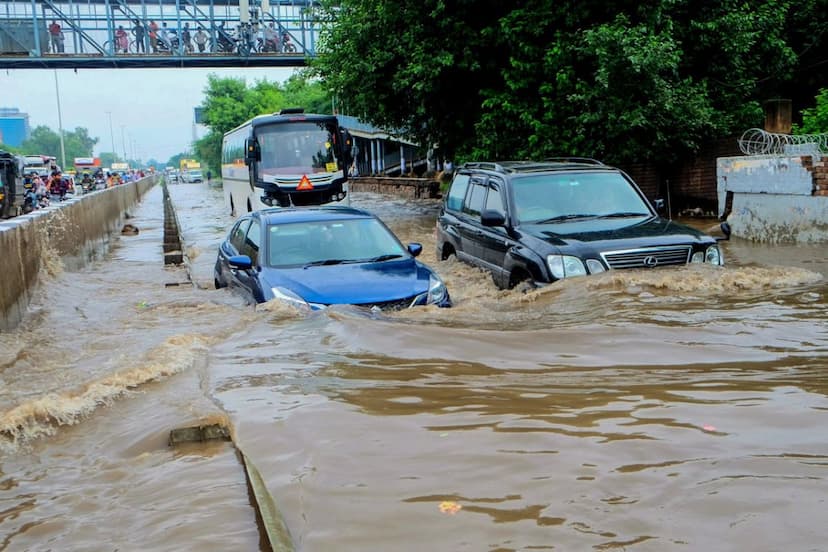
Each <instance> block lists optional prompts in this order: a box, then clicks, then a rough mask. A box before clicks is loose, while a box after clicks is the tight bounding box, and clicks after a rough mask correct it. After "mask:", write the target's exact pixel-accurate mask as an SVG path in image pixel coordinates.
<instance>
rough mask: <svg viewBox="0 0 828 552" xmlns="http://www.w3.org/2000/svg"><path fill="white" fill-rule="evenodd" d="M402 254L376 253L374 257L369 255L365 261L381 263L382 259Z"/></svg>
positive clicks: (396, 257) (397, 256) (385, 259)
mask: <svg viewBox="0 0 828 552" xmlns="http://www.w3.org/2000/svg"><path fill="white" fill-rule="evenodd" d="M401 257H402V255H400V254H399V253H386V254H385V255H378V256H376V257H371V258H370V259H366V261H365V262H368V263H381V262H382V261H390V260H391V259H399V258H401Z"/></svg>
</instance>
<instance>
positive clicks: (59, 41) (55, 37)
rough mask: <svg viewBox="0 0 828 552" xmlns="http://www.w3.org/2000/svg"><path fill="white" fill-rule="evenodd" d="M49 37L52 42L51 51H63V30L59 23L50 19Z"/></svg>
mask: <svg viewBox="0 0 828 552" xmlns="http://www.w3.org/2000/svg"><path fill="white" fill-rule="evenodd" d="M49 38H50V39H51V42H52V53H53V54H62V53H63V31H62V29H61V28H60V23H58V22H57V21H55V20H54V19H52V24H51V25H49Z"/></svg>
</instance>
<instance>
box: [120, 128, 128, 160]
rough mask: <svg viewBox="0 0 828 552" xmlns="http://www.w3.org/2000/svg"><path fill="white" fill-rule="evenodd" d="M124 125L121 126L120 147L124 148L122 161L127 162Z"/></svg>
mask: <svg viewBox="0 0 828 552" xmlns="http://www.w3.org/2000/svg"><path fill="white" fill-rule="evenodd" d="M125 126H126V125H121V147H123V148H124V161H127V160H128V158H127V151H126V138H124V127H125Z"/></svg>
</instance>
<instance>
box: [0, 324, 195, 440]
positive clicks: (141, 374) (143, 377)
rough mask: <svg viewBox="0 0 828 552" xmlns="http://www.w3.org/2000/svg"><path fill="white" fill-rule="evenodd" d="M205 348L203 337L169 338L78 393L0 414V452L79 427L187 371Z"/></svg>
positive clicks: (53, 396)
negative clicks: (117, 403) (137, 391)
mask: <svg viewBox="0 0 828 552" xmlns="http://www.w3.org/2000/svg"><path fill="white" fill-rule="evenodd" d="M207 344H208V343H207V339H206V338H204V337H203V336H198V335H180V336H173V337H170V338H168V339H167V340H166V341H165V342H164V343H162V344H161V345H159V346H158V347H156V348H155V349H153V350H152V351H150V352H149V353H148V354H147V355H146V357H145V358H144V359H143V360H142V361H141V362H140V363H139V364H137V365H136V366H133V367H131V368H128V369H126V370H123V371H121V372H118V373H115V374H110V375H107V376H104V377H102V378H100V379H98V380H95V381H92V382H90V383H88V384H86V385H85V386H84V387H83V388H82V389H76V390H72V391H65V392H60V393H49V394H47V395H43V396H41V397H38V398H35V399H32V400H29V401H27V402H25V403H23V404H20V405H18V406H16V407H15V408H12V409H11V410H9V411H7V412H3V413H0V451H4V452H12V451H14V450H16V449H17V448H18V447H20V446H22V445H25V444H28V443H30V442H31V441H33V440H35V439H38V438H41V437H45V436H49V435H54V434H56V433H57V431H58V429H59V428H60V427H61V426H67V425H75V424H78V423H80V422H81V421H83V420H84V419H85V418H87V417H88V416H90V415H91V414H92V413H93V412H94V411H95V410H96V409H97V408H99V407H102V406H106V405H109V404H111V403H112V402H113V401H115V400H116V399H118V398H120V397H122V396H124V395H126V394H127V393H129V392H130V391H132V390H134V389H136V388H138V387H140V386H141V385H144V384H147V383H151V382H157V381H160V380H163V379H165V378H168V377H170V376H172V375H174V374H177V373H180V372H182V371H184V370H186V369H188V368H190V367H191V366H193V365H194V363H195V361H196V360H197V358H199V357H200V356H202V355H204V354H206V351H207Z"/></svg>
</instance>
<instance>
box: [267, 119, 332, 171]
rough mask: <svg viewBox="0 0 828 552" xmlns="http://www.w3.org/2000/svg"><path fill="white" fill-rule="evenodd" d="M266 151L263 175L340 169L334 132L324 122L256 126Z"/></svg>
mask: <svg viewBox="0 0 828 552" xmlns="http://www.w3.org/2000/svg"><path fill="white" fill-rule="evenodd" d="M256 139H257V140H258V142H259V149H260V151H261V153H262V158H261V161H259V162H258V167H257V168H258V171H259V174H260V175H286V174H290V175H297V174H306V173H321V172H329V173H332V172H336V170H337V166H336V161H335V159H334V153H333V144H332V141H331V133H330V131H329V130H328V128H326V126H325V125H324V124H317V123H314V122H310V121H303V122H291V123H289V124H272V125H265V126H259V127H257V128H256Z"/></svg>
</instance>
